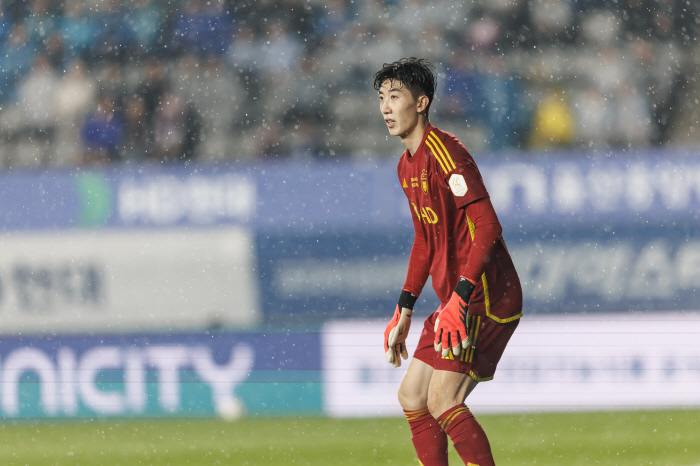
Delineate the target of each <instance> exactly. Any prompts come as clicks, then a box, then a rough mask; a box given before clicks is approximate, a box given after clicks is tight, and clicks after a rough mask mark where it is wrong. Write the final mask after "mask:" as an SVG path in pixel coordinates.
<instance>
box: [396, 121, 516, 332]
mask: <svg viewBox="0 0 700 466" xmlns="http://www.w3.org/2000/svg"><path fill="white" fill-rule="evenodd" d="M398 175H399V182H400V183H401V186H402V187H403V191H404V193H405V194H406V197H407V198H408V203H409V206H410V209H411V214H412V217H413V225H414V228H415V238H414V240H413V247H412V249H411V257H410V259H409V264H408V273H407V276H406V282H405V284H404V288H403V289H404V290H406V291H409V292H411V293H412V294H413V295H414V296H419V295H420V293H421V291H422V290H423V286H425V283H426V281H427V279H428V275H430V276H431V277H432V283H433V288H434V289H435V293H436V294H437V297H438V298H439V299H440V301H441V303H442V304H443V305H445V304H446V303H447V301H449V299H450V296H451V295H452V291H453V290H454V288H455V286H456V285H457V281H458V280H459V277H460V276H464V277H466V278H468V279H470V280H471V281H472V282H474V283H476V288H475V290H474V293H473V294H472V297H471V304H470V307H471V308H472V309H475V308H476V309H478V308H479V307H481V308H482V309H485V313H486V315H487V316H489V317H490V318H492V319H493V320H495V321H496V322H500V323H505V322H510V321H513V320H516V319H518V318H520V317H521V316H522V289H521V287H520V280H519V278H518V274H517V272H516V271H515V266H514V265H513V261H512V260H511V258H510V254H509V253H508V249H507V248H506V244H505V241H504V240H503V237H502V236H501V231H502V229H501V224H500V223H499V221H498V217H497V216H496V213H495V212H494V210H493V206H492V205H491V201H490V199H489V194H488V192H487V191H486V187H485V186H484V182H483V180H482V179H481V174H480V173H479V169H478V168H477V166H476V163H474V159H472V157H471V155H469V153H468V152H467V150H466V149H465V147H464V146H463V145H462V144H461V143H460V142H459V140H458V139H457V138H456V137H455V136H453V135H452V134H450V133H447V132H444V131H440V130H439V129H437V128H436V127H434V126H432V125H428V128H427V129H426V131H425V134H424V135H423V140H422V141H421V144H420V146H419V147H418V150H417V151H416V153H415V154H413V155H412V156H409V153H408V150H406V151H405V152H404V153H403V155H402V156H401V159H400V160H399V164H398Z"/></svg>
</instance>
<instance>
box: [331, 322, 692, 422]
mask: <svg viewBox="0 0 700 466" xmlns="http://www.w3.org/2000/svg"><path fill="white" fill-rule="evenodd" d="M419 322H420V323H422V319H418V318H416V319H415V322H414V326H416V327H418V328H415V329H412V332H411V333H410V334H409V335H410V336H409V340H408V344H407V345H408V348H409V354H410V353H411V351H412V350H413V349H415V346H416V343H417V339H418V336H419V332H418V330H419V328H420V326H419V325H416V324H418V323H419ZM385 326H386V321H385V320H381V321H332V322H328V323H327V325H326V326H325V328H324V331H323V338H322V341H321V348H322V354H323V367H324V372H323V382H324V385H323V399H324V407H325V410H326V412H327V413H328V414H329V415H330V416H336V417H365V416H400V415H401V414H402V411H401V407H400V406H399V404H398V400H397V398H396V393H397V390H398V387H399V384H400V382H401V378H402V377H403V374H404V372H405V370H406V367H407V364H406V363H405V362H404V364H403V365H402V367H401V368H398V369H395V368H393V367H392V366H391V365H390V364H388V363H387V362H386V360H385V359H384V354H383V346H382V338H383V335H384V327H385ZM699 334H700V313H698V312H694V313H690V312H688V313H681V312H665V313H626V314H620V313H618V314H595V315H583V314H579V315H572V316H525V317H524V318H523V319H522V321H521V323H520V324H519V326H518V328H517V330H516V332H515V334H514V335H513V337H512V338H511V340H510V342H509V344H508V346H507V348H506V351H505V353H504V355H503V358H502V359H501V361H500V363H499V365H498V370H497V371H496V374H495V377H494V379H493V380H492V381H488V382H482V383H480V384H479V386H477V388H476V389H475V390H474V392H472V394H471V395H470V396H469V398H468V400H467V405H468V406H469V407H470V408H471V409H472V410H473V411H474V412H475V413H496V412H510V413H517V412H527V411H558V410H564V411H577V410H609V409H636V408H668V407H681V406H682V407H688V406H700V390H698V389H697V387H698V385H699V384H700V342H699V341H698V338H697V335H699Z"/></svg>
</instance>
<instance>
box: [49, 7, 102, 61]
mask: <svg viewBox="0 0 700 466" xmlns="http://www.w3.org/2000/svg"><path fill="white" fill-rule="evenodd" d="M63 11H64V13H63V16H62V17H61V19H60V20H59V26H58V27H59V29H60V31H61V39H62V40H63V43H64V44H65V47H66V53H67V54H68V55H69V57H71V58H75V57H82V56H83V53H84V52H85V51H87V50H88V48H89V47H90V45H91V44H92V41H93V39H94V38H95V34H96V32H97V24H96V23H95V18H94V17H93V15H92V14H91V13H90V12H88V11H86V9H85V5H84V3H83V0H65V2H64V8H63Z"/></svg>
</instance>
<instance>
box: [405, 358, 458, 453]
mask: <svg viewBox="0 0 700 466" xmlns="http://www.w3.org/2000/svg"><path fill="white" fill-rule="evenodd" d="M432 375H433V368H432V367H431V366H430V365H428V364H426V363H424V362H423V361H421V360H419V359H416V358H413V359H411V363H410V364H409V365H408V370H406V374H405V375H404V377H403V380H402V381H401V388H399V402H400V403H401V406H402V407H403V409H404V413H405V414H406V420H408V425H409V426H410V427H411V441H412V442H413V446H414V447H415V448H416V454H417V455H418V460H419V461H420V464H422V465H423V466H448V460H447V434H445V431H443V430H442V429H441V428H440V425H439V424H438V422H437V420H436V419H435V418H434V417H433V416H432V415H431V414H430V411H429V410H428V408H427V406H428V387H429V386H430V380H431V379H432Z"/></svg>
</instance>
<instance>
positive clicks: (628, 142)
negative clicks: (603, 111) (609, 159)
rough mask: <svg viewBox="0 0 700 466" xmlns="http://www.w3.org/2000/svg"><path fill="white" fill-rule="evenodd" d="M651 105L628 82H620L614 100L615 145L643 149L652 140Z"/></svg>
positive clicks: (653, 129)
mask: <svg viewBox="0 0 700 466" xmlns="http://www.w3.org/2000/svg"><path fill="white" fill-rule="evenodd" d="M651 120H652V113H651V105H650V104H649V100H648V99H647V98H646V95H642V94H640V93H639V92H638V91H637V89H636V88H635V87H634V85H633V84H632V83H630V82H627V81H625V82H622V83H620V86H619V88H618V92H617V95H616V98H615V120H614V121H615V126H614V127H613V132H612V134H613V135H614V136H615V138H616V140H615V141H614V143H615V145H622V146H626V147H632V146H636V147H644V146H647V145H649V143H650V142H651V141H652V140H654V138H655V136H656V134H655V133H656V131H655V128H654V126H653V125H652V121H651Z"/></svg>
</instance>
